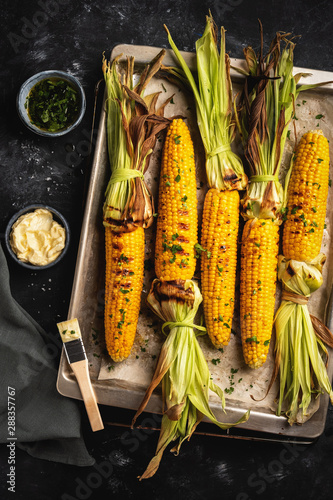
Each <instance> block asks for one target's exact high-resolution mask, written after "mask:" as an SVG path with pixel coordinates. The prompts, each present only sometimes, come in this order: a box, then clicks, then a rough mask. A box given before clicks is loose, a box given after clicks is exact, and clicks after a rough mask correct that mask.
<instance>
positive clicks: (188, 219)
mask: <svg viewBox="0 0 333 500" xmlns="http://www.w3.org/2000/svg"><path fill="white" fill-rule="evenodd" d="M196 192H197V191H196V178H195V161H194V151H193V143H192V140H191V136H190V132H189V130H188V128H187V125H186V124H185V123H184V121H183V120H181V119H176V120H173V121H172V123H171V125H170V126H169V129H168V131H167V136H166V140H165V145H164V149H163V157H162V165H161V173H160V185H159V200H158V218H157V233H156V244H155V272H156V275H157V277H158V278H159V279H160V280H163V281H171V280H174V279H179V278H180V279H183V280H187V279H191V278H192V276H193V274H194V270H195V266H196V258H195V250H194V245H195V244H196V242H197V225H198V216H197V195H196Z"/></svg>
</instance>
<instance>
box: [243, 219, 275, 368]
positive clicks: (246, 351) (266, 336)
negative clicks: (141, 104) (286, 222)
mask: <svg viewBox="0 0 333 500" xmlns="http://www.w3.org/2000/svg"><path fill="white" fill-rule="evenodd" d="M278 246H279V226H278V225H276V224H274V222H273V221H272V220H270V219H252V220H249V221H247V222H246V224H245V227H244V232H243V238H242V245H241V276H240V319H241V333H242V347H243V355H244V360H245V363H246V364H247V365H249V366H250V367H251V368H259V367H260V366H261V365H262V364H263V363H265V361H266V358H267V354H268V350H269V344H270V339H271V334H272V328H273V317H274V305H275V292H276V272H277V258H278Z"/></svg>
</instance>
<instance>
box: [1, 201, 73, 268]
mask: <svg viewBox="0 0 333 500" xmlns="http://www.w3.org/2000/svg"><path fill="white" fill-rule="evenodd" d="M37 208H45V209H46V210H49V212H51V213H52V215H53V219H54V220H55V221H56V222H58V223H59V224H60V225H61V226H62V227H63V228H64V229H65V232H66V241H65V247H64V249H63V250H62V252H61V253H60V255H59V256H58V257H57V258H56V259H55V260H54V261H52V262H50V263H49V264H46V265H45V266H38V265H34V264H29V263H27V262H22V261H21V260H20V259H19V258H18V257H17V255H16V254H15V252H14V251H13V249H12V247H11V244H10V232H11V230H12V226H13V224H14V223H15V222H16V221H17V219H18V218H19V217H21V215H24V214H26V213H29V212H34V211H35V210H37ZM69 241H70V229H69V225H68V223H67V221H66V219H65V218H64V216H63V215H62V214H61V213H60V212H58V210H55V209H54V208H52V207H49V206H48V205H39V204H36V205H28V206H27V207H25V208H22V209H21V210H19V211H18V212H17V213H16V214H15V215H13V217H11V219H10V221H9V222H8V224H7V227H6V232H5V242H6V247H7V250H8V252H9V254H10V256H11V257H12V258H13V259H14V260H15V262H17V263H18V264H19V265H20V266H22V267H25V268H26V269H30V270H31V271H38V270H41V269H49V268H50V267H52V266H54V265H55V264H58V262H59V261H60V260H61V259H62V258H63V257H64V256H65V254H66V252H67V250H68V246H69Z"/></svg>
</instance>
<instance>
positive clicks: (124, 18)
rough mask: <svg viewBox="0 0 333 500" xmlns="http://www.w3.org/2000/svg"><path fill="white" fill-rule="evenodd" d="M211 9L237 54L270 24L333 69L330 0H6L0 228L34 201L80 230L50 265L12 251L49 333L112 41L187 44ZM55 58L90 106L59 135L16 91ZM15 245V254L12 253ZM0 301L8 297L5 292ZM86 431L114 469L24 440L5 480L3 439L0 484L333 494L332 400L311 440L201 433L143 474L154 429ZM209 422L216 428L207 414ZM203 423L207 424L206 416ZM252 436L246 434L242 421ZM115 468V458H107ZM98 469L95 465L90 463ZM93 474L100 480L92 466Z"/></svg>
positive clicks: (246, 495)
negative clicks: (42, 456) (31, 262)
mask: <svg viewBox="0 0 333 500" xmlns="http://www.w3.org/2000/svg"><path fill="white" fill-rule="evenodd" d="M209 9H211V11H212V14H213V16H214V19H215V21H216V22H217V24H218V25H221V24H223V25H224V26H225V27H226V29H227V31H228V33H227V48H228V50H229V51H230V53H231V56H232V57H242V50H243V47H245V46H246V45H248V44H251V45H253V46H254V47H255V48H258V21H257V19H258V18H260V19H261V20H262V22H263V26H264V35H265V39H266V41H267V42H268V41H269V40H271V38H272V37H273V35H274V34H275V32H276V31H278V30H281V31H286V32H289V31H290V32H292V33H294V34H295V35H301V37H300V38H299V39H297V48H296V52H295V65H297V66H303V67H309V68H314V69H322V70H328V71H333V48H332V47H333V34H332V33H333V31H332V19H333V3H332V2H329V1H328V0H324V1H322V0H319V1H318V2H313V1H308V0H306V1H302V0H294V1H292V2H291V1H287V0H279V1H278V0H269V1H266V0H258V1H249V0H221V1H214V0H211V1H208V0H164V1H161V0H154V1H153V0H104V1H101V0H94V1H93V0H86V1H84V0H10V1H9V0H3V2H2V3H1V16H0V27H1V51H0V61H1V65H0V75H1V95H0V99H1V106H0V113H1V120H0V200H1V204H0V233H2V236H3V233H4V230H5V227H6V224H7V222H8V220H9V218H10V217H11V216H12V215H13V214H14V213H15V212H16V211H17V210H18V209H20V208H21V207H23V206H25V205H28V204H31V203H35V202H39V203H45V204H49V205H51V206H53V207H54V208H56V209H59V210H60V211H61V212H62V213H63V214H64V215H65V217H66V218H67V220H68V221H69V224H70V227H71V231H72V241H71V246H70V250H69V253H68V255H67V256H66V257H65V258H64V260H63V261H62V262H61V264H59V265H57V266H56V267H53V268H51V269H49V270H48V271H44V272H38V273H32V272H30V271H26V270H22V269H21V268H20V267H18V266H17V265H16V264H15V263H14V262H12V261H11V260H10V259H9V258H8V264H9V268H10V275H11V287H12V293H13V295H14V297H15V298H16V300H17V301H18V302H19V303H20V304H21V305H22V306H23V307H24V308H25V309H26V310H27V311H28V312H29V313H30V314H31V315H32V316H33V317H34V318H35V319H36V320H37V321H38V322H39V323H40V325H41V326H42V327H43V328H44V329H45V330H46V331H47V332H50V333H52V332H53V333H54V332H55V328H56V327H55V325H56V323H57V321H59V320H60V319H64V318H65V317H66V315H67V310H68V305H69V299H70V294H71V286H72V279H73V274H74V267H75V260H76V252H77V247H78V242H79V237H80V228H81V222H82V207H83V202H84V193H85V183H86V182H87V177H88V176H89V167H90V161H89V157H88V147H89V134H90V129H91V121H92V114H93V102H94V86H95V84H96V82H97V81H98V80H99V79H100V78H101V57H102V53H103V51H105V52H106V54H109V53H110V51H111V49H112V47H113V46H115V45H116V44H118V43H130V44H135V45H152V46H161V47H168V44H167V38H166V34H165V32H164V30H163V26H162V25H163V23H165V24H167V26H168V27H169V28H170V29H171V30H172V33H173V34H174V38H175V40H176V42H177V45H178V47H179V48H180V49H182V50H187V51H193V50H194V44H195V41H196V40H197V38H198V37H199V36H200V34H202V32H203V27H204V22H205V15H206V14H207V13H208V11H209ZM51 68H56V69H60V70H64V71H69V72H70V73H72V74H73V75H75V76H76V77H78V78H79V79H80V81H81V82H82V84H83V86H84V89H85V92H86V96H87V111H86V114H85V117H84V119H83V121H82V123H81V125H80V126H79V127H78V128H77V129H76V130H75V131H73V132H72V133H70V134H68V135H66V136H64V137H61V138H59V139H46V138H41V137H38V136H37V135H33V134H32V133H30V132H29V131H28V130H27V129H26V128H25V127H24V125H23V124H22V123H21V122H20V120H19V118H18V115H17V112H16V108H15V98H16V94H17V92H18V89H19V87H20V85H21V84H22V82H23V81H24V80H26V79H27V78H28V77H29V76H31V75H33V74H34V73H36V72H38V71H41V70H45V69H51ZM6 255H7V254H6ZM0 307H1V304H0ZM101 411H102V414H103V418H104V420H105V422H113V423H117V424H128V423H129V422H130V420H131V418H132V416H133V415H132V412H129V411H126V410H121V409H117V408H108V407H102V408H101ZM82 414H83V431H84V437H85V440H86V444H87V447H88V450H89V451H90V453H91V454H92V455H93V456H94V457H95V459H96V463H97V464H100V463H102V462H105V461H106V462H107V463H109V464H110V467H109V468H108V472H107V473H105V474H104V476H103V474H97V476H96V468H94V467H91V468H89V467H88V468H79V467H74V466H66V465H62V464H59V463H53V462H47V461H43V460H38V459H34V458H31V457H30V456H28V455H27V454H26V453H25V452H23V451H20V450H17V475H16V477H17V485H16V493H9V492H8V491H7V486H6V473H7V449H6V447H5V445H1V446H0V464H1V476H0V497H1V498H17V499H20V500H21V499H22V500H23V499H24V500H25V499H30V498H33V499H36V500H48V499H50V500H51V499H52V500H53V499H73V498H77V499H88V498H91V499H101V500H104V499H109V498H115V499H118V498H119V499H127V498H128V499H129V498H143V497H145V498H147V499H156V500H164V499H167V498H173V499H175V500H176V499H180V498H184V499H199V498H204V499H220V498H225V499H237V500H241V499H244V500H245V499H254V498H259V499H267V498H271V499H279V500H281V499H291V498H305V499H312V498H316V499H318V500H319V499H328V498H331V497H332V487H333V474H332V471H333V410H332V406H331V405H330V406H329V409H328V414H327V421H326V426H325V430H324V433H323V434H322V435H321V436H320V437H319V438H318V439H317V440H316V442H314V443H312V444H311V445H299V444H297V445H291V444H287V445H286V444H283V443H276V442H272V441H267V442H258V441H253V440H252V439H245V440H244V439H226V438H225V437H218V438H217V437H209V436H205V435H195V436H193V438H192V439H191V442H190V443H185V444H184V445H183V447H182V449H181V453H180V455H179V456H178V457H174V456H173V455H172V454H171V453H169V452H166V453H165V455H164V458H163V461H162V464H161V466H160V469H159V471H158V473H157V475H156V476H155V477H154V478H152V479H150V480H147V481H142V482H139V481H138V479H137V476H138V475H139V474H140V473H142V471H143V468H144V467H145V465H146V464H147V463H148V461H149V459H150V458H151V457H152V456H153V454H154V451H155V446H156V442H157V437H158V434H157V433H156V432H147V431H131V430H130V429H128V428H126V427H123V426H121V425H106V426H105V430H104V431H101V432H99V433H96V434H92V432H91V431H90V428H89V424H88V421H87V418H86V416H85V412H84V411H83V412H82ZM209 430H211V427H209ZM203 431H207V426H206V427H205V426H204V427H203ZM244 437H247V438H249V437H252V436H248V435H246V433H244ZM111 469H112V470H111ZM94 474H95V475H94ZM96 478H97V479H96Z"/></svg>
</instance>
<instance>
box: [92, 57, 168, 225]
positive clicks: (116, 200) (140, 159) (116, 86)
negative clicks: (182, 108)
mask: <svg viewBox="0 0 333 500" xmlns="http://www.w3.org/2000/svg"><path fill="white" fill-rule="evenodd" d="M164 54H165V50H162V51H161V52H160V53H159V54H158V55H157V56H156V58H155V59H154V60H153V61H151V62H150V63H149V64H148V65H147V66H146V68H145V69H144V71H143V72H142V74H141V76H140V80H139V82H138V84H137V85H136V86H134V58H133V57H129V58H128V59H127V65H126V67H125V69H124V71H121V68H120V67H119V65H118V62H119V59H120V57H121V56H118V57H117V58H115V59H114V60H113V61H112V62H111V61H109V62H108V61H107V60H106V59H105V57H103V64H102V70H103V74H104V79H105V83H106V100H105V108H106V130H107V143H108V154H109V161H110V167H111V174H112V175H111V178H110V181H109V183H108V186H107V189H106V193H105V203H104V207H103V223H104V225H105V226H110V227H111V228H112V229H113V230H114V231H133V230H134V229H135V228H136V227H138V226H142V227H144V228H146V227H149V226H150V225H151V223H152V221H153V214H154V206H153V199H152V196H151V193H150V191H149V189H148V187H147V185H146V183H145V181H144V178H143V174H144V173H145V172H146V170H147V168H148V164H149V159H150V155H151V153H152V152H153V149H154V146H155V143H156V136H157V134H158V133H159V132H160V131H161V130H163V129H164V128H165V127H167V126H168V124H169V123H170V121H169V120H168V119H167V118H164V116H163V112H164V107H165V106H166V104H167V103H168V102H169V101H170V100H171V97H170V98H169V99H168V100H167V101H166V102H165V103H164V104H163V105H162V106H161V107H160V108H158V109H157V107H156V106H157V99H158V96H159V93H154V94H150V95H147V96H145V95H144V92H145V89H146V87H147V85H148V83H149V81H150V80H151V78H152V77H153V76H154V75H155V74H156V73H157V71H158V70H159V69H160V67H161V64H162V60H163V57H164Z"/></svg>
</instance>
